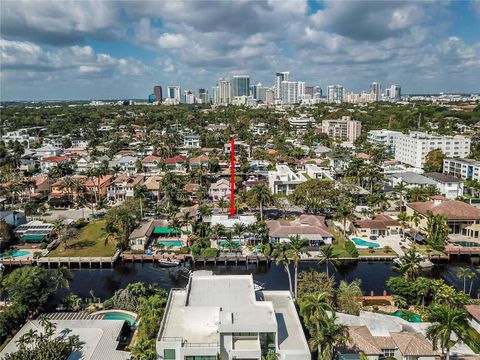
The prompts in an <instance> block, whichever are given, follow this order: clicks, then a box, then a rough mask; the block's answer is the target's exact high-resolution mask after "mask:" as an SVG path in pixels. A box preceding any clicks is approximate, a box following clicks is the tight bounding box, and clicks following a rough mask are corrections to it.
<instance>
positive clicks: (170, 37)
mask: <svg viewBox="0 0 480 360" xmlns="http://www.w3.org/2000/svg"><path fill="white" fill-rule="evenodd" d="M187 42H188V40H187V38H186V37H185V36H183V35H182V34H170V33H165V34H163V35H161V36H160V37H159V38H158V40H157V43H158V46H160V47H161V48H162V49H182V48H183V47H185V45H187Z"/></svg>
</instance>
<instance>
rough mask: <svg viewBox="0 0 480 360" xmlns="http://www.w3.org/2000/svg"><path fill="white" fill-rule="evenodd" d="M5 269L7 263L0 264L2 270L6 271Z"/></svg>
mask: <svg viewBox="0 0 480 360" xmlns="http://www.w3.org/2000/svg"><path fill="white" fill-rule="evenodd" d="M4 271H5V265H3V264H0V272H4Z"/></svg>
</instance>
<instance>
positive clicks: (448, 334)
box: [427, 304, 468, 360]
mask: <svg viewBox="0 0 480 360" xmlns="http://www.w3.org/2000/svg"><path fill="white" fill-rule="evenodd" d="M428 320H429V321H430V322H432V325H430V326H429V327H428V328H427V338H428V339H430V340H431V341H432V344H433V349H434V350H436V349H438V347H440V349H441V350H442V354H444V353H445V352H446V358H447V360H448V359H450V349H451V348H452V347H453V346H454V345H455V344H456V343H457V342H458V341H459V340H458V338H457V337H455V339H454V338H453V337H452V335H453V334H456V335H458V337H459V338H466V337H468V335H467V329H468V315H467V312H466V311H465V310H464V309H463V308H454V307H451V306H448V305H442V304H433V305H431V306H430V308H429V310H428Z"/></svg>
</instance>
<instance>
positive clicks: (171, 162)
mask: <svg viewBox="0 0 480 360" xmlns="http://www.w3.org/2000/svg"><path fill="white" fill-rule="evenodd" d="M185 160H186V157H185V156H183V155H177V156H174V157H170V158H168V159H165V161H164V166H165V170H167V171H178V172H185V166H184V165H185Z"/></svg>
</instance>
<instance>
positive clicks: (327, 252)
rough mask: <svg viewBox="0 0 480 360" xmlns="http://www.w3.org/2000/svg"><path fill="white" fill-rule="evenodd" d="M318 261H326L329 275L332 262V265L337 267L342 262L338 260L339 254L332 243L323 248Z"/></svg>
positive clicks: (321, 262)
mask: <svg viewBox="0 0 480 360" xmlns="http://www.w3.org/2000/svg"><path fill="white" fill-rule="evenodd" d="M318 263H319V264H323V263H325V265H326V268H327V277H328V276H329V274H328V268H329V265H330V264H332V266H333V267H334V268H335V267H336V266H337V265H338V264H340V262H339V261H338V254H336V253H335V248H334V247H333V246H332V245H327V246H325V247H323V248H322V258H321V259H320V261H319V262H318Z"/></svg>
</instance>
